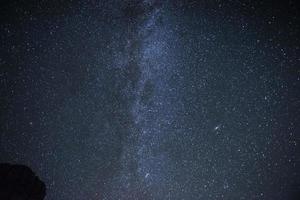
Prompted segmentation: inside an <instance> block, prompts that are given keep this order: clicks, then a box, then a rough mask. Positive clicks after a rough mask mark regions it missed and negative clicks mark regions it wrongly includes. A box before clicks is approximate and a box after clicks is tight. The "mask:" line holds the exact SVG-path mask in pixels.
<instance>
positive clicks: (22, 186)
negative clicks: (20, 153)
mask: <svg viewBox="0 0 300 200" xmlns="http://www.w3.org/2000/svg"><path fill="white" fill-rule="evenodd" d="M45 195H46V186H45V184H44V183H43V182H42V181H41V180H40V179H39V178H38V177H37V176H36V175H35V174H34V172H33V171H32V170H31V169H30V168H29V167H27V166H24V165H12V164H8V163H1V164H0V199H1V200H2V199H3V200H42V199H44V197H45Z"/></svg>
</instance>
